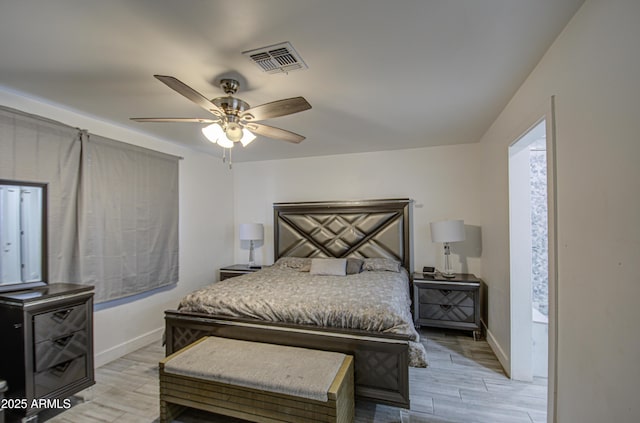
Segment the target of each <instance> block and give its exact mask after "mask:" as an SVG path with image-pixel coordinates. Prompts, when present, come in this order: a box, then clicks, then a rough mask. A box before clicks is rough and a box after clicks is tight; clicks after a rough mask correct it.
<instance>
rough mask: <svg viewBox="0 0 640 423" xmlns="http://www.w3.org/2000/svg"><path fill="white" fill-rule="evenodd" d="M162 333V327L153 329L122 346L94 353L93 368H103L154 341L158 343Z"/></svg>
mask: <svg viewBox="0 0 640 423" xmlns="http://www.w3.org/2000/svg"><path fill="white" fill-rule="evenodd" d="M163 332H164V326H163V327H161V328H158V329H154V330H152V331H150V332H147V333H145V334H142V335H140V336H137V337H135V338H133V339H130V340H128V341H126V342H123V343H122V344H119V345H116V346H114V347H111V348H109V349H107V350H105V351H100V352H96V353H95V362H94V363H95V367H100V366H103V365H105V364H107V363H109V362H111V361H113V360H116V359H118V358H120V357H122V356H124V355H127V354H129V353H131V352H133V351H135V350H137V349H140V348H142V347H144V346H145V345H149V344H150V343H152V342H154V341H158V342H160V340H161V339H162V334H163Z"/></svg>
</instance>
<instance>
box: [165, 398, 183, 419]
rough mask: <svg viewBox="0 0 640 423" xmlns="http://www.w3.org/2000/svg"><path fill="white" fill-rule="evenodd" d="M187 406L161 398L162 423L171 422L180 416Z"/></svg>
mask: <svg viewBox="0 0 640 423" xmlns="http://www.w3.org/2000/svg"><path fill="white" fill-rule="evenodd" d="M186 408H187V407H185V406H183V405H178V404H172V403H170V402H167V401H164V400H160V423H171V422H172V421H174V420H175V419H177V418H178V416H179V415H180V414H182V412H183V411H184V410H186Z"/></svg>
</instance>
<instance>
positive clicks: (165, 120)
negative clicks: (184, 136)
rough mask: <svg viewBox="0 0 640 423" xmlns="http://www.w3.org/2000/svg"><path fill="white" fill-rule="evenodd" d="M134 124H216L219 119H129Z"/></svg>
mask: <svg viewBox="0 0 640 423" xmlns="http://www.w3.org/2000/svg"><path fill="white" fill-rule="evenodd" d="M129 119H131V120H135V121H136V122H184V123H216V122H220V119H201V118H129Z"/></svg>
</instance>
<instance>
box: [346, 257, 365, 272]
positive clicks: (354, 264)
mask: <svg viewBox="0 0 640 423" xmlns="http://www.w3.org/2000/svg"><path fill="white" fill-rule="evenodd" d="M363 263H364V260H360V259H358V258H348V259H347V275H356V274H358V273H360V272H362V264H363Z"/></svg>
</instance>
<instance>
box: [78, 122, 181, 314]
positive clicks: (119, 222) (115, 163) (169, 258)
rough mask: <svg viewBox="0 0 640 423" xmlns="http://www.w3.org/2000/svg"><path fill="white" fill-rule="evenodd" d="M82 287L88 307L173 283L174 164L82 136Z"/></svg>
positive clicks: (175, 228)
mask: <svg viewBox="0 0 640 423" xmlns="http://www.w3.org/2000/svg"><path fill="white" fill-rule="evenodd" d="M81 181H82V188H81V195H80V201H79V209H80V210H81V213H80V214H79V217H80V220H79V236H80V239H79V246H80V249H79V260H78V262H79V263H80V275H81V280H82V283H84V284H91V285H95V287H96V294H95V298H96V302H101V301H106V300H112V299H115V298H120V297H125V296H129V295H133V294H137V293H139V292H144V291H147V290H150V289H154V288H158V287H161V286H165V285H169V284H173V283H176V282H178V158H177V157H175V156H170V155H167V154H163V153H159V152H156V151H152V150H148V149H144V148H140V147H136V146H133V145H130V144H125V143H122V142H118V141H114V140H110V139H107V138H102V137H99V136H96V135H84V136H83V143H82V177H81Z"/></svg>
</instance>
